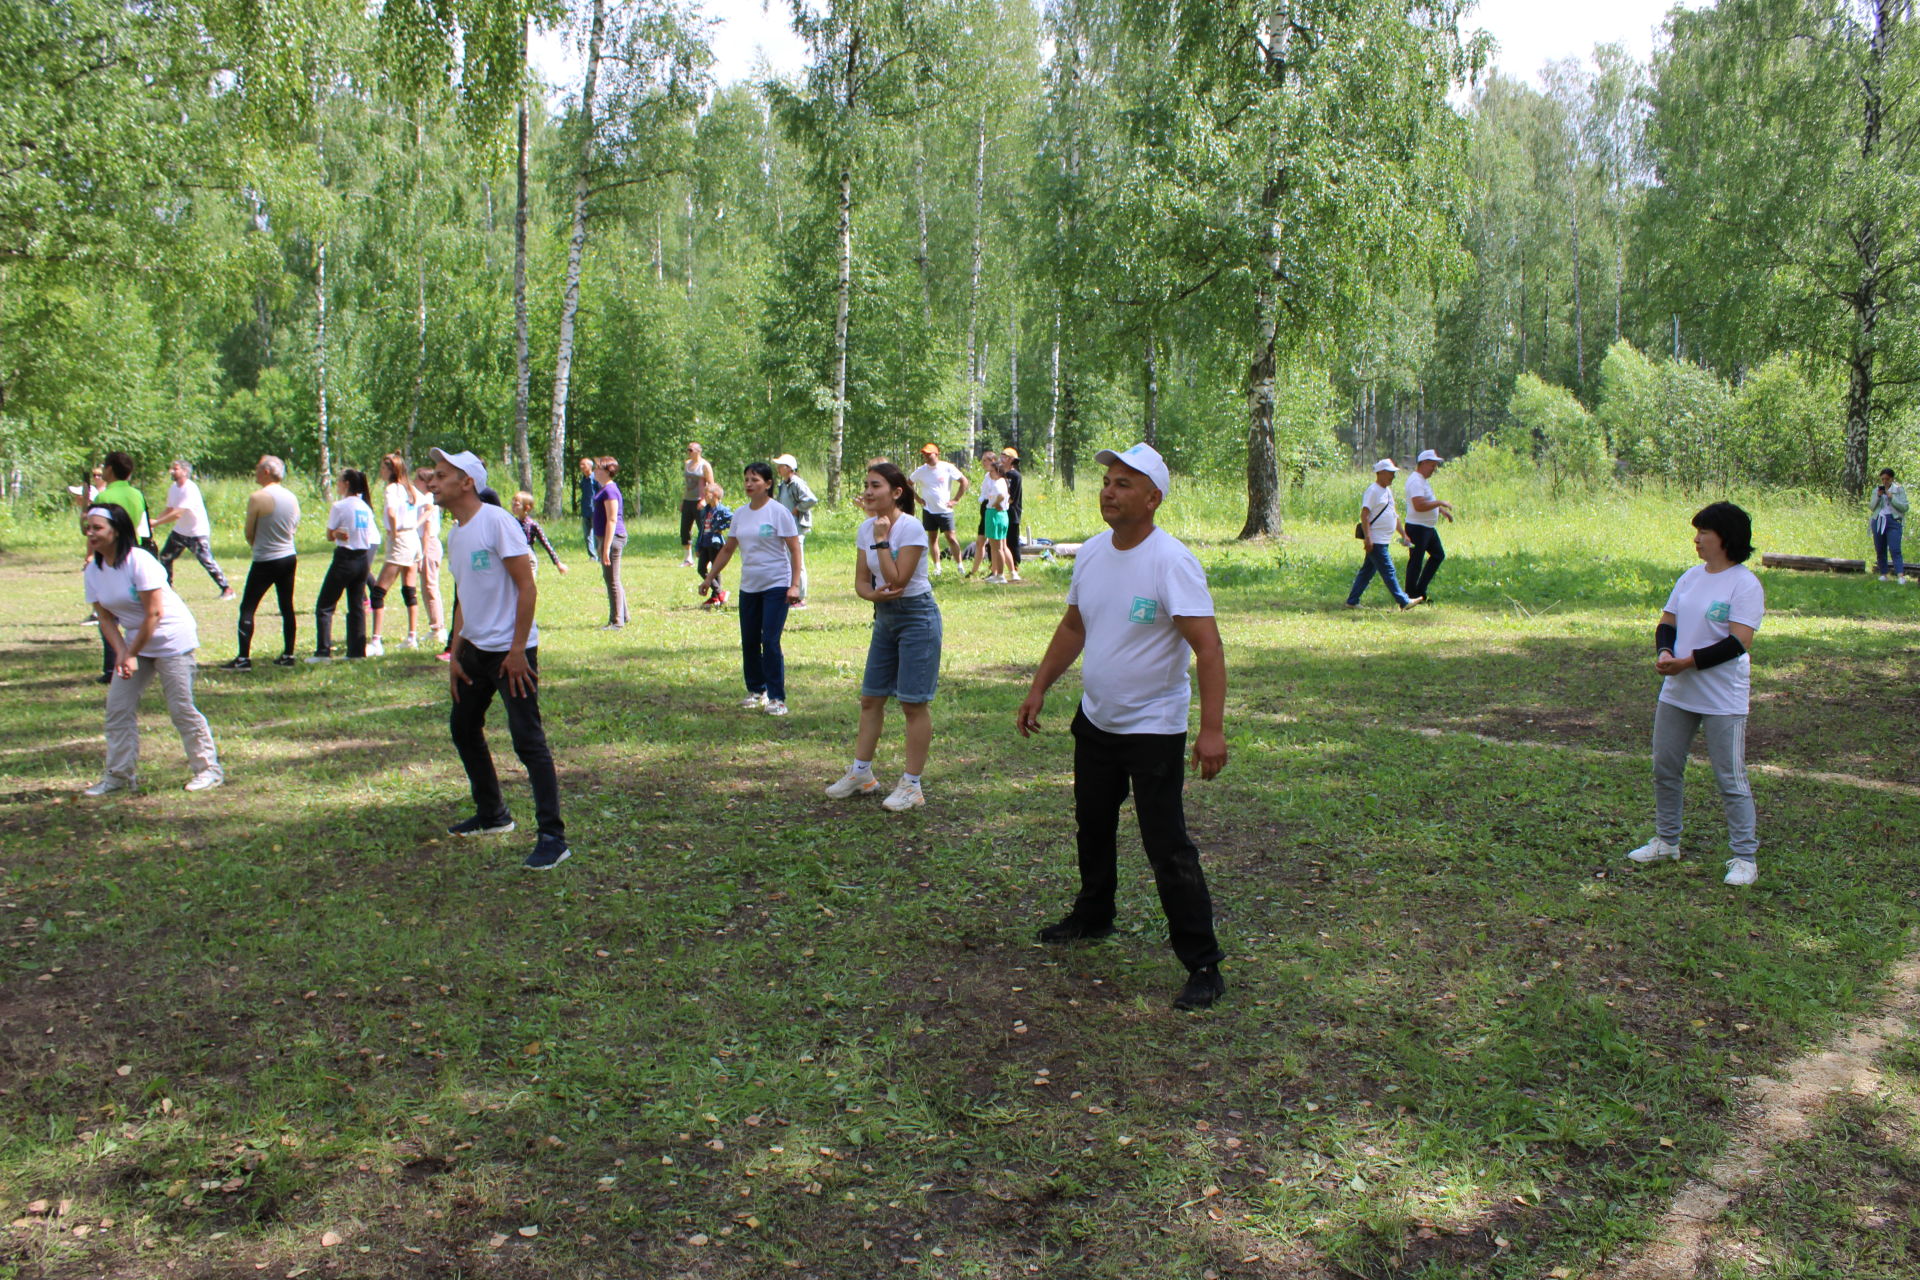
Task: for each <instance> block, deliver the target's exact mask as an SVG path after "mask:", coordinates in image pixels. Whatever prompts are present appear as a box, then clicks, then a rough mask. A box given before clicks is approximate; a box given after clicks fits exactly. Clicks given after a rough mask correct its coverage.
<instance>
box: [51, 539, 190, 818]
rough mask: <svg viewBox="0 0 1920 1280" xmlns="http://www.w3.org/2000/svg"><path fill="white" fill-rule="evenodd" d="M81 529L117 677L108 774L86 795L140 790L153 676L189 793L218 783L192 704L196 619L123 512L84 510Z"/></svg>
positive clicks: (90, 589)
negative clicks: (183, 758)
mask: <svg viewBox="0 0 1920 1280" xmlns="http://www.w3.org/2000/svg"><path fill="white" fill-rule="evenodd" d="M81 527H82V529H83V530H84V531H85V533H86V538H87V553H88V561H87V569H86V583H87V602H88V603H89V604H91V605H92V606H93V608H94V613H95V616H96V617H98V619H99V621H100V637H101V639H103V640H105V641H106V642H107V645H108V647H109V648H111V649H112V650H113V675H114V679H113V681H112V683H111V684H109V685H108V686H107V768H106V773H105V775H104V776H103V777H101V779H100V781H98V782H96V783H94V784H93V785H92V786H90V787H88V788H87V790H86V794H87V795H90V796H104V795H111V794H113V793H114V792H116V791H131V790H134V789H135V788H136V787H138V785H139V765H140V695H141V694H142V693H144V692H146V688H147V686H148V685H150V684H152V683H153V679H154V677H155V676H158V677H159V678H160V687H161V688H162V689H163V690H165V691H166V695H167V713H168V714H169V715H170V716H171V717H172V718H173V727H174V729H175V730H177V731H178V732H179V734H180V744H181V745H182V746H184V747H185V748H186V749H187V764H188V765H189V766H190V767H191V768H192V770H193V776H192V777H191V778H190V779H189V780H188V782H187V790H189V791H205V790H206V789H207V788H208V787H217V786H219V785H220V784H221V783H222V782H223V781H225V775H224V774H223V773H221V771H220V759H219V756H218V755H217V753H216V752H215V750H214V745H213V730H212V729H210V728H209V727H208V726H207V718H206V717H205V716H203V715H201V714H200V709H199V708H198V707H196V706H194V705H193V671H194V662H193V651H194V650H195V649H197V648H199V647H200V633H199V631H198V629H197V628H196V627H195V626H194V623H193V615H192V614H191V613H189V612H188V611H187V606H186V602H185V601H183V600H181V599H180V597H179V595H178V594H176V593H175V592H174V589H173V588H172V587H170V586H168V585H167V571H166V570H165V569H163V568H161V567H160V561H159V560H158V559H156V558H155V557H154V556H152V555H150V554H149V553H148V552H146V551H145V550H144V549H142V548H140V547H138V546H135V545H134V541H135V534H134V527H133V517H132V516H130V515H128V514H127V512H126V509H125V508H124V507H120V506H118V505H115V504H106V505H95V506H91V507H88V508H87V511H86V515H85V516H84V517H83V518H82V520H81Z"/></svg>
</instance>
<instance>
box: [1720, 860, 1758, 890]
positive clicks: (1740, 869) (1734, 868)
mask: <svg viewBox="0 0 1920 1280" xmlns="http://www.w3.org/2000/svg"><path fill="white" fill-rule="evenodd" d="M1759 878H1760V868H1759V867H1758V866H1756V865H1755V864H1754V861H1753V859H1752V858H1728V859H1727V879H1726V883H1727V884H1752V883H1753V882H1754V881H1755V880H1758V879H1759Z"/></svg>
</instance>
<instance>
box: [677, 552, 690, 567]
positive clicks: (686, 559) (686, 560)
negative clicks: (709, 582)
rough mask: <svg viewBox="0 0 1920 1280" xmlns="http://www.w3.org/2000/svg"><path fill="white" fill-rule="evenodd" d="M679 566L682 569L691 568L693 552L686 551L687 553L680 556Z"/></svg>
mask: <svg viewBox="0 0 1920 1280" xmlns="http://www.w3.org/2000/svg"><path fill="white" fill-rule="evenodd" d="M680 567H681V568H682V569H691V568H693V552H691V551H689V552H687V554H685V555H684V556H681V557H680Z"/></svg>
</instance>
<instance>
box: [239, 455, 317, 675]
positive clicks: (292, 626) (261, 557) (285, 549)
mask: <svg viewBox="0 0 1920 1280" xmlns="http://www.w3.org/2000/svg"><path fill="white" fill-rule="evenodd" d="M253 478H254V482H255V483H257V484H258V485H259V486H260V487H259V488H258V489H255V490H254V491H253V493H252V494H251V495H249V496H248V498H247V524H246V535H247V545H248V546H250V547H252V548H253V563H252V564H251V565H249V566H248V567H247V581H246V583H245V584H244V585H243V586H242V587H241V588H240V620H239V622H238V623H237V624H236V630H237V631H238V633H239V638H240V652H239V653H238V654H237V655H235V657H234V658H233V660H232V661H230V662H223V663H221V664H220V665H221V668H222V669H223V670H227V671H251V670H253V657H252V654H253V615H254V613H255V612H256V611H257V610H258V609H259V608H260V602H261V601H262V600H264V599H266V596H267V592H268V591H272V592H273V594H274V600H275V603H277V604H278V605H279V606H280V640H281V651H280V656H279V657H277V658H275V659H274V660H273V665H274V666H276V667H290V666H292V665H293V646H294V643H295V641H296V640H297V639H298V632H299V628H300V621H299V615H298V614H296V613H295V612H294V609H293V580H294V575H295V572H296V571H297V570H298V569H299V567H300V555H299V548H298V547H296V546H295V545H294V541H293V534H294V530H295V529H297V528H298V527H299V525H300V499H298V498H296V497H294V496H293V491H292V490H290V489H288V488H287V486H286V485H285V484H283V483H282V481H284V480H285V479H286V478H287V464H286V463H284V462H282V461H281V460H280V459H278V458H276V457H274V456H273V455H272V454H270V453H268V454H263V455H261V458H260V461H259V462H258V463H256V464H255V465H254V468H253Z"/></svg>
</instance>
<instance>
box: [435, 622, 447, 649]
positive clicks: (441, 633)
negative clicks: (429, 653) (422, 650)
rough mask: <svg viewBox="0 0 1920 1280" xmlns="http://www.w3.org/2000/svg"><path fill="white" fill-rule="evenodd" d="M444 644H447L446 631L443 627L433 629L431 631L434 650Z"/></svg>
mask: <svg viewBox="0 0 1920 1280" xmlns="http://www.w3.org/2000/svg"><path fill="white" fill-rule="evenodd" d="M446 642H447V632H446V629H445V628H444V627H435V628H434V629H433V644H434V647H435V648H439V647H440V646H441V645H444V644H445V643H446Z"/></svg>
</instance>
